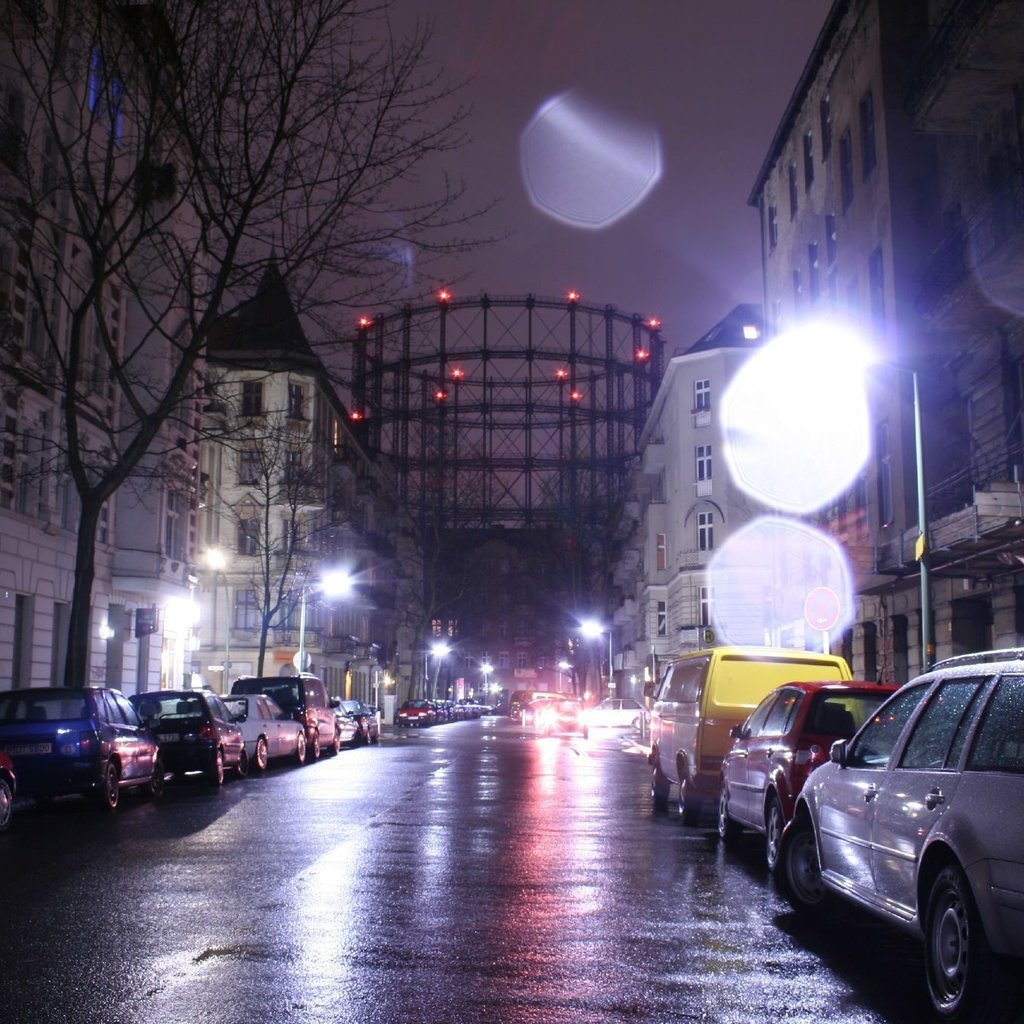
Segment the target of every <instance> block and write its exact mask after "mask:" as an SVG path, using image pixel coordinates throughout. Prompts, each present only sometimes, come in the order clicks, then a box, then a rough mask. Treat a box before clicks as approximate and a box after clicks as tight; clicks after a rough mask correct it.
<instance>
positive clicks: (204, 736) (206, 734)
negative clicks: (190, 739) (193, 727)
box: [199, 722, 217, 740]
mask: <svg viewBox="0 0 1024 1024" xmlns="http://www.w3.org/2000/svg"><path fill="white" fill-rule="evenodd" d="M199 738H200V739H201V740H216V739H217V730H216V729H215V728H214V727H213V726H212V725H211V724H210V723H209V722H207V723H206V724H205V725H204V726H203V727H202V729H200V730H199Z"/></svg>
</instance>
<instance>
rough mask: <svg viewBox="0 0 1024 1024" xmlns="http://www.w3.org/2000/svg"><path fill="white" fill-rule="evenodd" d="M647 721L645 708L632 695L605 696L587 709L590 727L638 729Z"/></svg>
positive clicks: (635, 730)
mask: <svg viewBox="0 0 1024 1024" xmlns="http://www.w3.org/2000/svg"><path fill="white" fill-rule="evenodd" d="M646 721H647V709H646V708H645V707H644V706H643V704H641V703H640V701H638V700H634V699H633V698H632V697H605V699H604V700H602V701H599V702H598V703H597V704H595V705H594V706H593V707H592V708H590V709H589V710H588V711H587V725H588V726H589V727H590V728H591V729H632V730H633V731H634V732H639V731H640V725H641V723H646Z"/></svg>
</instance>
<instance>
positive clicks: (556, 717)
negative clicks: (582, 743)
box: [524, 694, 588, 739]
mask: <svg viewBox="0 0 1024 1024" xmlns="http://www.w3.org/2000/svg"><path fill="white" fill-rule="evenodd" d="M527 707H528V709H529V711H530V713H531V717H532V719H533V724H534V728H535V729H536V730H537V732H538V733H540V735H541V736H553V735H556V734H558V733H567V732H569V733H579V734H580V735H581V736H583V738H584V739H586V737H587V734H588V730H587V721H586V718H585V717H584V712H583V702H582V701H580V699H579V698H578V697H567V696H565V695H564V694H563V695H561V696H559V695H558V694H552V695H551V696H550V697H546V698H541V699H540V700H535V701H533V702H531V703H530V704H529V705H528V706H527ZM524 714H525V712H524Z"/></svg>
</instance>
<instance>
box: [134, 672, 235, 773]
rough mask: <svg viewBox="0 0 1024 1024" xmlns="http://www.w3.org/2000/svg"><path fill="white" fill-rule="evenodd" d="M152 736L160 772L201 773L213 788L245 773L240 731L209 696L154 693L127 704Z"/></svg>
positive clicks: (215, 697)
mask: <svg viewBox="0 0 1024 1024" xmlns="http://www.w3.org/2000/svg"><path fill="white" fill-rule="evenodd" d="M128 699H129V700H130V701H131V702H132V704H133V705H134V707H135V709H136V710H137V711H138V713H139V717H140V718H142V720H143V721H144V722H146V723H147V724H148V725H149V727H150V729H152V731H153V732H154V733H155V735H156V738H157V740H158V741H159V743H160V750H161V754H162V756H163V761H164V767H165V768H166V770H167V771H168V772H169V773H171V774H172V775H187V774H189V773H192V772H202V773H203V776H204V777H205V779H206V781H207V782H209V783H210V785H212V786H221V785H223V784H224V773H225V771H227V770H231V771H234V772H236V773H237V775H238V776H239V778H241V777H243V776H244V775H246V774H247V773H248V771H249V755H248V753H247V752H246V749H245V738H244V737H243V736H242V730H241V729H240V728H239V727H238V725H237V724H236V723H235V721H234V719H233V718H232V715H231V712H230V711H229V710H228V709H227V706H226V705H225V704H224V702H223V701H222V700H221V698H220V697H219V696H218V695H217V694H215V693H214V692H213V691H212V690H153V691H150V692H145V693H136V694H133V695H132V696H131V697H129V698H128Z"/></svg>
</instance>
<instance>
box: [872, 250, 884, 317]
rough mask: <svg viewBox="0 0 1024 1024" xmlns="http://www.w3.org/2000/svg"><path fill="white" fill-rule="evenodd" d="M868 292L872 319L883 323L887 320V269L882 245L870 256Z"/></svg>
mask: <svg viewBox="0 0 1024 1024" xmlns="http://www.w3.org/2000/svg"><path fill="white" fill-rule="evenodd" d="M868 292H869V299H870V302H871V316H872V319H873V320H874V321H875V323H876V324H881V323H883V322H884V321H885V270H884V265H883V263H882V250H881V247H879V248H877V249H875V250H873V251H872V253H871V255H870V256H869V257H868Z"/></svg>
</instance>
